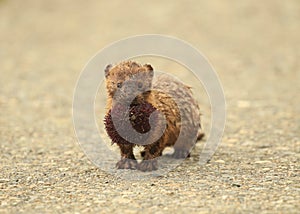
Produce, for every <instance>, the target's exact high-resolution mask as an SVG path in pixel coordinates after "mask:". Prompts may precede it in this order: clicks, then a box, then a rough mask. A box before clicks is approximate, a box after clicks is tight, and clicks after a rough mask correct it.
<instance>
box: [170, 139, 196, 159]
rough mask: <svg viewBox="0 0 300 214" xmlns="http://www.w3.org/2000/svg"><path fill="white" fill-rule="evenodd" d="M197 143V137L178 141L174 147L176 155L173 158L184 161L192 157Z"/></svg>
mask: <svg viewBox="0 0 300 214" xmlns="http://www.w3.org/2000/svg"><path fill="white" fill-rule="evenodd" d="M196 141H197V136H192V137H191V136H190V137H183V138H182V139H180V140H178V141H177V142H176V143H175V145H174V153H173V154H172V157H173V158H176V159H181V158H182V159H184V158H187V157H190V152H191V150H192V148H193V147H194V146H195V144H196Z"/></svg>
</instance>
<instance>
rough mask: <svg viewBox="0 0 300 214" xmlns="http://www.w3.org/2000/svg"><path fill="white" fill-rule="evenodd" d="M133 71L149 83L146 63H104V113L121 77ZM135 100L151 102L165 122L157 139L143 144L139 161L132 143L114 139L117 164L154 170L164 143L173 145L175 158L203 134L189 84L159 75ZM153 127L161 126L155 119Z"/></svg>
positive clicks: (150, 71)
mask: <svg viewBox="0 0 300 214" xmlns="http://www.w3.org/2000/svg"><path fill="white" fill-rule="evenodd" d="M135 74H142V78H141V80H140V82H142V83H143V86H145V87H151V85H152V79H153V68H152V66H151V65H149V64H146V65H140V64H138V63H136V62H132V61H125V62H121V63H120V64H118V65H116V66H112V65H108V66H107V67H106V69H105V77H106V88H107V94H108V99H107V104H106V117H107V116H108V115H109V114H110V111H111V109H112V108H113V107H114V105H115V102H116V101H115V100H114V95H115V92H116V90H117V89H118V86H119V87H120V86H121V85H122V83H123V82H124V81H127V80H130V78H131V77H132V76H133V75H135ZM121 87H122V86H121ZM121 87H120V88H121ZM174 97H176V101H175V100H174V99H173V98H174ZM134 102H135V103H136V104H137V105H139V104H140V103H143V102H147V103H150V104H151V105H152V106H153V107H154V108H156V109H157V110H158V111H160V112H162V113H163V114H164V115H165V117H166V121H167V124H166V125H167V126H166V129H165V132H164V133H163V135H162V136H161V138H160V139H159V140H157V141H155V142H153V143H151V144H148V145H145V146H143V147H144V151H142V152H141V155H142V157H143V160H142V162H141V163H139V164H138V163H137V161H136V159H135V156H134V154H133V147H134V146H135V145H134V144H132V143H124V142H123V141H122V142H121V141H120V140H115V141H118V142H113V143H116V144H117V145H118V146H119V148H120V152H121V160H120V161H119V162H118V163H117V165H116V166H117V168H119V169H139V170H141V171H152V170H156V169H157V168H158V163H157V160H156V159H155V158H157V157H159V156H161V155H162V152H163V150H164V149H165V148H166V147H168V146H174V149H175V151H174V154H173V157H174V158H186V157H187V156H189V153H190V151H191V149H192V148H193V146H194V144H195V143H196V141H197V139H198V140H199V139H201V138H202V137H203V134H202V132H201V125H200V111H199V106H198V104H197V102H196V100H195V99H194V98H193V95H192V91H191V89H190V87H188V86H186V85H184V84H182V83H181V82H179V81H177V80H175V79H173V78H170V77H169V76H167V75H162V76H160V77H159V81H157V82H155V83H154V85H153V87H152V89H151V91H149V92H147V93H143V94H140V95H139V96H137V98H136V99H135V100H134ZM178 106H181V109H183V110H182V112H180V110H179V108H178ZM107 123H108V122H106V126H107ZM181 127H182V130H181ZM152 128H154V129H161V126H160V125H159V122H158V124H157V126H156V127H152ZM179 134H181V135H183V136H184V138H183V140H179V141H178V136H179ZM176 141H177V142H176ZM175 143H176V144H175ZM174 144H175V145H174Z"/></svg>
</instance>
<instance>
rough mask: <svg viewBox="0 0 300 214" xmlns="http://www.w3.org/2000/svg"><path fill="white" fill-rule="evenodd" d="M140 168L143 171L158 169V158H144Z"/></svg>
mask: <svg viewBox="0 0 300 214" xmlns="http://www.w3.org/2000/svg"><path fill="white" fill-rule="evenodd" d="M138 169H139V170H141V171H143V172H150V171H154V170H157V169H158V163H157V160H143V161H142V162H141V163H140V164H139V165H138Z"/></svg>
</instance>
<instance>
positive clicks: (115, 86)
mask: <svg viewBox="0 0 300 214" xmlns="http://www.w3.org/2000/svg"><path fill="white" fill-rule="evenodd" d="M105 78H106V89H107V93H108V96H109V97H111V98H113V100H118V101H120V102H126V100H127V101H132V98H134V97H139V98H141V99H142V98H143V96H146V94H147V93H146V92H147V91H149V90H150V89H151V86H152V79H153V68H152V67H151V65H149V64H145V65H140V64H138V63H136V62H133V61H125V62H121V63H119V64H117V65H115V66H112V65H108V66H107V67H106V69H105Z"/></svg>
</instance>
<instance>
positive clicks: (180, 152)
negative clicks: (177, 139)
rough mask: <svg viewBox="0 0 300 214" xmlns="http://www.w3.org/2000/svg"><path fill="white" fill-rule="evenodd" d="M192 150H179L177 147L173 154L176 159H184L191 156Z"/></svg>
mask: <svg viewBox="0 0 300 214" xmlns="http://www.w3.org/2000/svg"><path fill="white" fill-rule="evenodd" d="M190 156H191V155H190V152H189V151H188V150H177V149H175V151H174V153H173V154H172V157H173V158H176V159H184V158H187V157H190Z"/></svg>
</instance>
